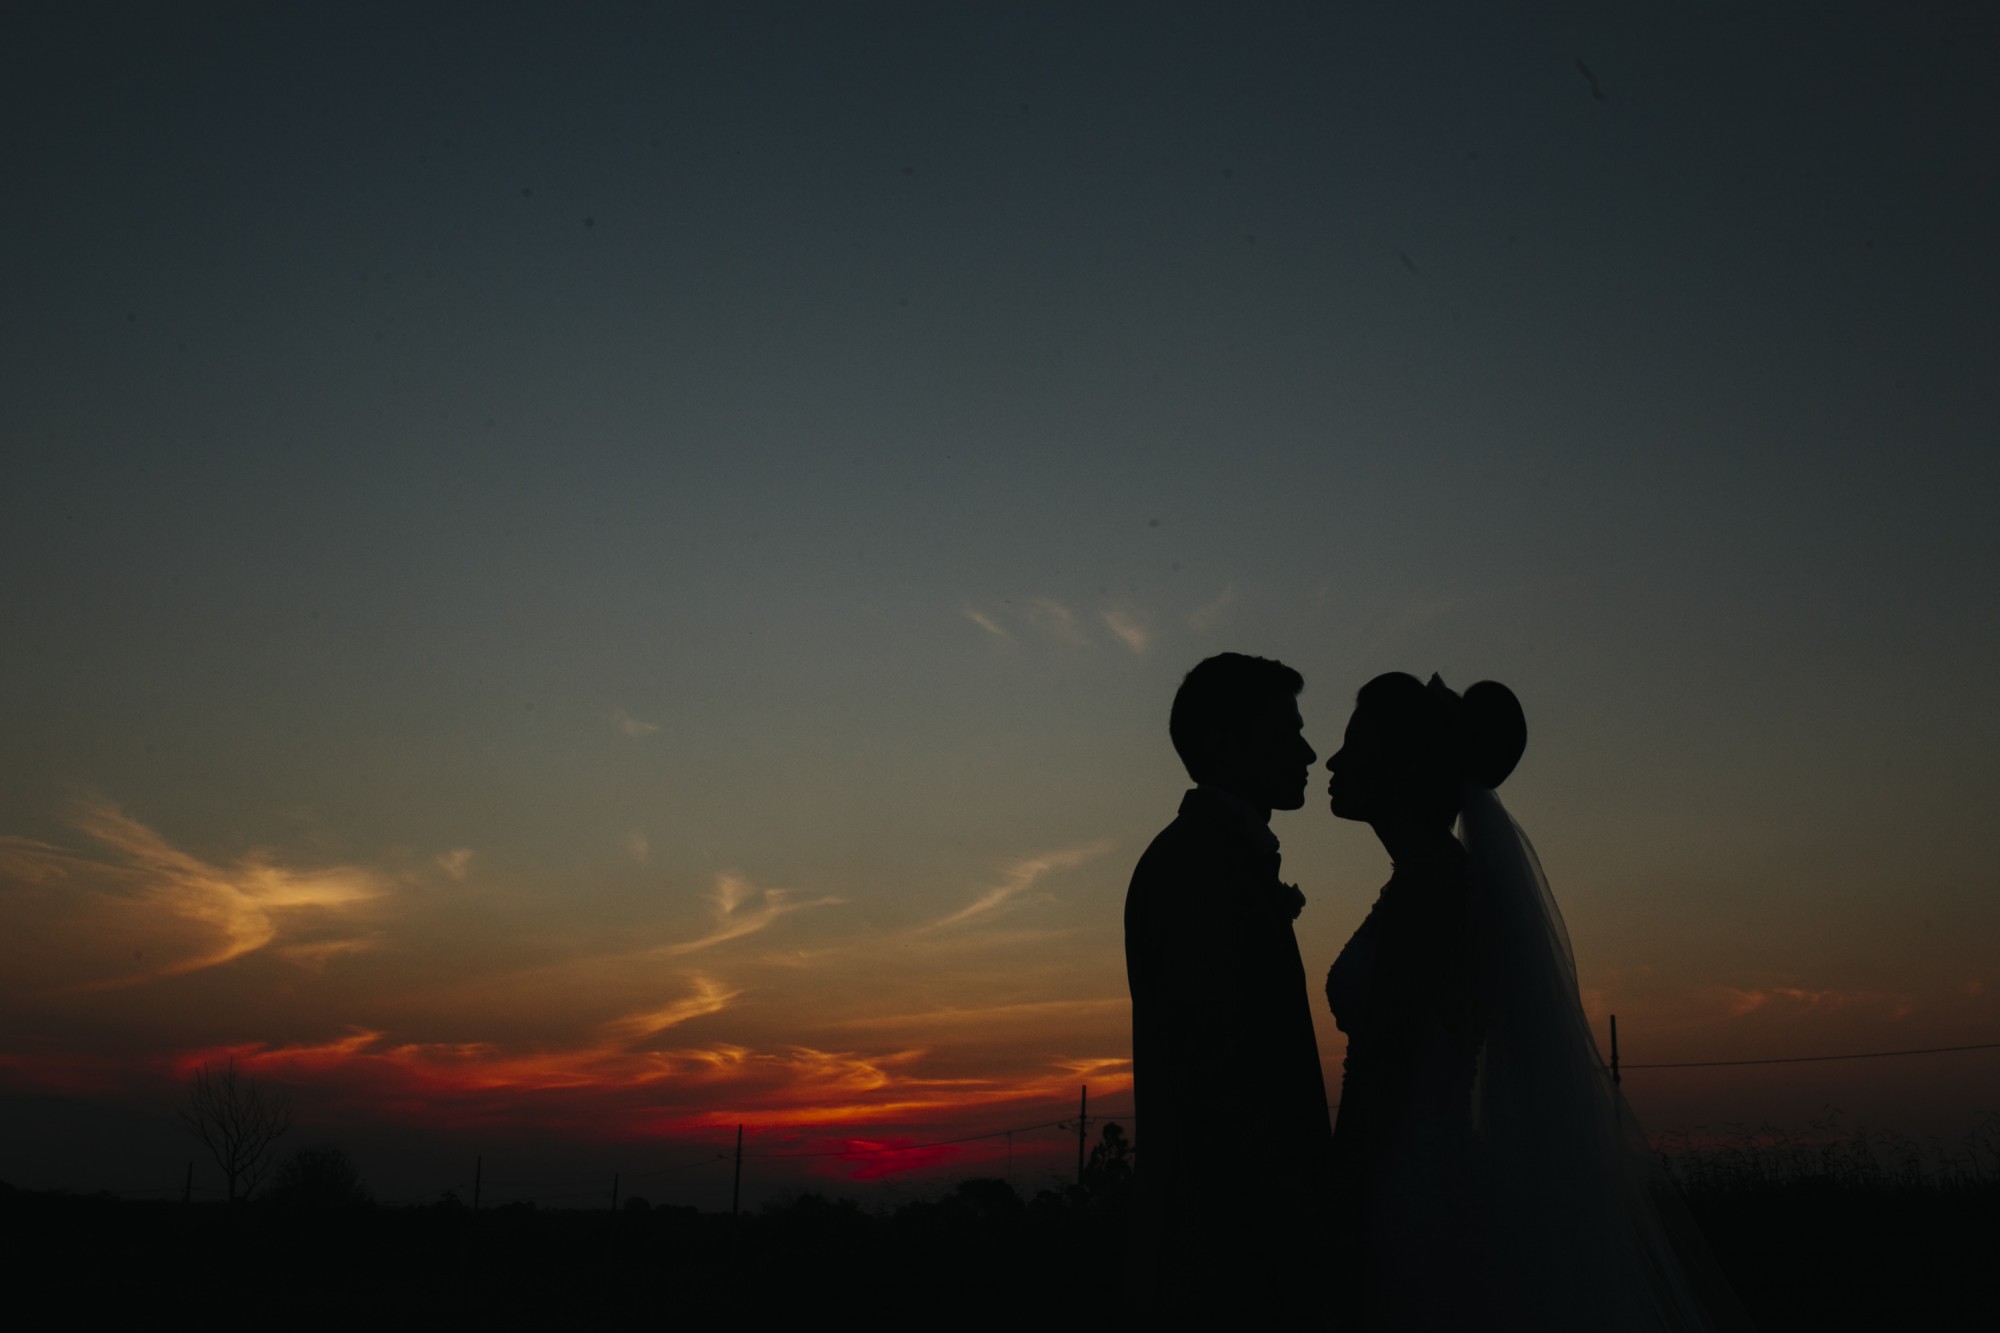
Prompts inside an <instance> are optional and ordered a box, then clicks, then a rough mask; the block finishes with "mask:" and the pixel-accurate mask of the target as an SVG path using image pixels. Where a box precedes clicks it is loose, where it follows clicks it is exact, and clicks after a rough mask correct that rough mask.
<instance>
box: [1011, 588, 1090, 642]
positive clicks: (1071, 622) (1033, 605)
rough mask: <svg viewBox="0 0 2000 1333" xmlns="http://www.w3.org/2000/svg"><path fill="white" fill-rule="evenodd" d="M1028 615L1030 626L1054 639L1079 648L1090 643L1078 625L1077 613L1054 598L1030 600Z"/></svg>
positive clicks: (1081, 627)
mask: <svg viewBox="0 0 2000 1333" xmlns="http://www.w3.org/2000/svg"><path fill="white" fill-rule="evenodd" d="M1026 614H1027V617H1028V623H1029V624H1030V625H1033V626H1034V627H1035V628H1036V629H1038V630H1040V631H1041V632H1042V633H1043V634H1046V635H1048V636H1049V637H1050V638H1052V639H1056V640H1059V641H1061V642H1063V643H1067V644H1074V645H1079V646H1080V645H1082V644H1085V643H1088V642H1089V638H1088V636H1087V635H1085V634H1084V632H1083V626H1081V625H1079V624H1078V623H1077V619H1076V612H1074V611H1072V610H1070V609H1069V608H1068V607H1066V606H1064V605H1063V604H1062V603H1061V602H1058V601H1057V600H1056V599H1055V598H1053V597H1036V598H1034V599H1032V600H1030V601H1029V603H1028V608H1027V612H1026Z"/></svg>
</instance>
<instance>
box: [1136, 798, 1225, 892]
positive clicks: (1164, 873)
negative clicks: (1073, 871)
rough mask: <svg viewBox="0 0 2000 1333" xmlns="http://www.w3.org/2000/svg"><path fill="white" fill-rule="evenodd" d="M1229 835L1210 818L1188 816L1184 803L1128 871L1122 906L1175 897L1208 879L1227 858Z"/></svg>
mask: <svg viewBox="0 0 2000 1333" xmlns="http://www.w3.org/2000/svg"><path fill="white" fill-rule="evenodd" d="M1231 851H1232V848H1231V846H1230V841H1229V836H1228V834H1227V832H1226V831H1225V830H1223V829H1222V828H1220V827H1219V826H1217V825H1216V824H1215V822H1214V821H1212V820H1206V819H1201V818H1199V817H1190V814H1189V812H1188V810H1187V808H1186V807H1185V806H1183V807H1182V809H1181V812H1180V813H1179V814H1178V815H1176V816H1174V820H1173V822H1172V823H1170V824H1168V825H1167V826H1166V827H1165V828H1163V829H1161V830H1160V831H1159V833H1158V834H1156V835H1155V836H1154V838H1153V841H1152V842H1151V843H1150V844H1148V845H1147V847H1146V850H1145V852H1144V853H1143V854H1142V855H1141V856H1140V857H1139V864H1138V865H1137V866H1135V867H1133V870H1132V886H1131V888H1130V890H1129V891H1128V892H1127V893H1126V898H1125V901H1126V907H1127V910H1128V911H1129V910H1130V909H1131V908H1132V907H1133V906H1134V905H1136V904H1140V903H1143V902H1144V901H1146V900H1148V899H1157V898H1168V897H1178V896H1179V894H1180V893H1181V892H1183V891H1185V890H1188V889H1192V888H1194V887H1195V886H1197V885H1200V884H1203V883H1206V882H1208V881H1210V880H1212V879H1213V878H1214V877H1215V876H1216V874H1217V873H1218V872H1220V871H1221V870H1222V869H1223V868H1224V867H1225V866H1226V865H1227V863H1228V862H1229V861H1230V860H1231V857H1230V852H1231Z"/></svg>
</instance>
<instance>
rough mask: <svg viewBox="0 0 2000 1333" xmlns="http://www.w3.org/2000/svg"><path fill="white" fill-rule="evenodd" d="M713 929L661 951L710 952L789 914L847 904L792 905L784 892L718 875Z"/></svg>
mask: <svg viewBox="0 0 2000 1333" xmlns="http://www.w3.org/2000/svg"><path fill="white" fill-rule="evenodd" d="M753 898H755V899H759V900H760V901H759V902H758V903H757V905H756V906H754V907H749V908H748V909H747V910H745V907H746V904H748V903H750V901H751V900H752V899H753ZM713 901H714V903H715V929H714V930H711V931H710V932H709V933H708V934H706V935H704V936H702V937H701V938H700V939H698V940H689V941H688V942H687V943H685V944H672V945H668V946H667V947H666V948H664V949H662V950H660V952H661V953H662V954H664V955H666V956H668V957H673V956H677V955H680V954H689V953H695V952H697V951H698V950H701V949H709V948H713V947H714V946H716V945H718V944H723V943H726V942H728V941H729V940H736V939H741V938H743V937H744V936H745V935H754V934H756V933H757V932H758V931H760V930H763V929H764V928H765V927H766V926H769V925H770V924H771V923H772V922H774V921H776V920H777V919H778V918H779V917H781V916H785V915H786V914H788V913H791V912H803V911H805V910H806V909H807V908H810V907H834V906H837V905H839V904H840V903H842V902H844V901H846V900H845V899H842V898H830V897H829V898H813V899H810V900H808V901H805V902H793V901H792V900H791V895H790V893H789V892H788V891H786V890H784V889H759V888H757V887H756V886H755V885H753V884H751V883H750V881H748V880H746V879H744V878H743V877H742V876H740V875H717V876H716V877H715V893H714V895H713Z"/></svg>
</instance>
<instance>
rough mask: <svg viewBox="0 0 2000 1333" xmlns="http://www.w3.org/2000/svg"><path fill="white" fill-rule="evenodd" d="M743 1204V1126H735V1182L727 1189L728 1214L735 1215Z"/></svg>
mask: <svg viewBox="0 0 2000 1333" xmlns="http://www.w3.org/2000/svg"><path fill="white" fill-rule="evenodd" d="M742 1206H743V1126H741V1125H738V1126H737V1127H736V1184H735V1185H734V1187H732V1188H731V1189H730V1191H729V1215H730V1216H731V1217H734V1216H736V1214H737V1212H738V1210H739V1209H741V1207H742Z"/></svg>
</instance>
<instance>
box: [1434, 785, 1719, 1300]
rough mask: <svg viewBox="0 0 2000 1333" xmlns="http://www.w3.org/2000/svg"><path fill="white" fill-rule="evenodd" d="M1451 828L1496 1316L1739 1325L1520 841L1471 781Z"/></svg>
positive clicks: (1531, 852)
mask: <svg viewBox="0 0 2000 1333" xmlns="http://www.w3.org/2000/svg"><path fill="white" fill-rule="evenodd" d="M1459 837H1460V839H1461V841H1463V842H1464V844H1465V849H1466V853H1467V860H1468V869H1469V873H1470V885H1469V887H1470V889H1471V903H1472V913H1473V919H1472V926H1473V932H1474V933H1473V939H1474V941H1475V945H1474V956H1475V957H1477V958H1479V959H1480V967H1481V973H1480V975H1479V976H1478V977H1477V978H1476V989H1475V994H1476V995H1477V996H1478V1001H1477V1003H1478V1011H1479V1012H1478V1018H1479V1021H1480V1023H1481V1036H1480V1055H1479V1065H1478V1079H1477V1082H1476V1084H1475V1085H1474V1089H1473V1107H1472V1113H1473V1125H1474V1130H1475V1133H1476V1134H1477V1136H1478V1140H1479V1143H1480V1156H1481V1158H1482V1159H1483V1161H1484V1162H1485V1164H1486V1171H1487V1181H1488V1183H1489V1186H1490V1193H1489V1195H1488V1200H1489V1205H1490V1207H1491V1209H1492V1225H1491V1227H1490V1228H1489V1231H1490V1234H1491V1236H1492V1238H1493V1244H1494V1247H1495V1249H1496V1251H1497V1252H1496V1253H1493V1254H1492V1255H1490V1256H1489V1257H1490V1258H1491V1260H1492V1261H1493V1268H1494V1272H1493V1278H1492V1280H1493V1281H1494V1282H1495V1283H1496V1284H1497V1285H1498V1287H1499V1290H1498V1291H1496V1292H1495V1293H1494V1294H1495V1296H1496V1301H1495V1305H1496V1306H1497V1307H1498V1309H1496V1311H1495V1313H1496V1314H1497V1313H1499V1312H1500V1311H1501V1310H1506V1309H1510V1308H1511V1309H1512V1310H1515V1311H1518V1312H1520V1313H1521V1314H1522V1315H1523V1316H1525V1317H1527V1318H1528V1319H1530V1320H1531V1322H1530V1323H1524V1324H1521V1325H1518V1326H1519V1327H1533V1328H1535V1329H1537V1330H1546V1331H1547V1333H1559V1331H1566V1330H1572V1329H1573V1330H1578V1331H1579V1333H1586V1331H1587V1333H1623V1331H1624V1330H1639V1329H1645V1330H1653V1329H1661V1330H1676V1331H1678V1330H1711V1329H1747V1328H1748V1327H1749V1320H1748V1318H1747V1317H1746V1316H1745V1315H1744V1313H1743V1311H1742V1308H1741V1306H1740V1305H1738V1304H1737V1301H1736V1298H1735V1296H1734V1294H1733V1293H1732V1292H1731V1291H1730V1288H1729V1285H1728V1283H1727V1282H1726V1281H1725V1280H1724V1279H1723V1278H1722V1276H1721V1274H1720V1272H1719V1271H1718V1270H1717V1269H1716V1267H1715V1265H1714V1261H1713V1260H1712V1259H1711V1258H1710V1257H1709V1254H1708V1250H1707V1247H1706V1246H1705V1245H1704V1244H1703V1243H1702V1240H1701V1235H1700V1233H1699V1231H1697V1230H1696V1229H1695V1226H1694V1224H1693V1221H1692V1220H1691V1219H1690V1218H1688V1216H1687V1214H1686V1209H1685V1208H1684V1206H1683V1205H1682V1204H1681V1201H1680V1199H1679V1196H1678V1195H1677V1194H1675V1193H1674V1190H1673V1187H1672V1185H1671V1184H1670V1183H1669V1182H1668V1181H1667V1180H1666V1178H1665V1173H1664V1172H1663V1171H1662V1169H1661V1167H1660V1164H1659V1161H1658V1159H1657V1158H1656V1157H1655V1156H1654V1155H1653V1152H1652V1149H1651V1147H1650V1146H1649V1145H1648V1144H1647V1142H1646V1136H1645V1133H1644V1132H1643V1131H1642V1130H1641V1128H1640V1127H1639V1123H1638V1121H1637V1120H1636V1119H1634V1118H1633V1115H1632V1112H1631V1108H1630V1107H1628V1106H1626V1104H1625V1099H1624V1097H1623V1096H1621V1095H1620V1094H1619V1091H1618V1088H1617V1087H1616V1085H1615V1084H1613V1082H1612V1081H1611V1077H1610V1072H1609V1071H1608V1070H1607V1069H1606V1067H1605V1064H1604V1061H1603V1059H1602V1057H1601V1056H1599V1054H1598V1051H1597V1043H1596V1041H1595V1039H1594V1038H1593V1037H1592V1035H1591V1030H1590V1023H1589V1020H1588V1019H1587V1018H1586V1017H1585V1016H1584V1012H1583V1002H1582V1000H1581V998H1580V997H1579V995H1578V992H1577V982H1576V963H1575V960H1574V958H1573V956H1572V955H1571V953H1570V945H1569V933H1568V932H1567V931H1566V930H1565V929H1564V928H1563V919H1562V912H1561V911H1560V910H1559V909H1558V908H1557V907H1556V902H1555V898H1554V897H1553V896H1552V895H1551V894H1550V892H1549V884H1548V879H1547V877H1546V876H1544V875H1543V873H1542V867H1541V863H1540V861H1538V860H1537V859H1536V857H1535V849H1534V848H1533V847H1532V846H1531V845H1530V844H1529V842H1528V837H1527V835H1526V834H1525V833H1523V832H1522V831H1521V827H1520V825H1518V824H1516V823H1515V822H1514V820H1513V818H1512V817H1511V816H1510V815H1509V814H1508V813H1507V811H1506V809H1505V807H1503V806H1502V805H1501V804H1500V801H1499V798H1498V797H1496V796H1495V795H1494V794H1493V793H1492V792H1491V791H1489V790H1487V789H1486V788H1484V787H1468V788H1467V791H1466V800H1465V807H1464V813H1463V816H1462V818H1461V822H1460V824H1459ZM1509 1326H1513V1325H1509V1324H1507V1323H1505V1322H1504V1321H1496V1322H1495V1324H1494V1327H1509Z"/></svg>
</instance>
